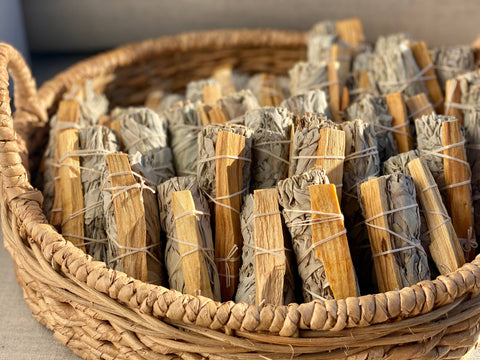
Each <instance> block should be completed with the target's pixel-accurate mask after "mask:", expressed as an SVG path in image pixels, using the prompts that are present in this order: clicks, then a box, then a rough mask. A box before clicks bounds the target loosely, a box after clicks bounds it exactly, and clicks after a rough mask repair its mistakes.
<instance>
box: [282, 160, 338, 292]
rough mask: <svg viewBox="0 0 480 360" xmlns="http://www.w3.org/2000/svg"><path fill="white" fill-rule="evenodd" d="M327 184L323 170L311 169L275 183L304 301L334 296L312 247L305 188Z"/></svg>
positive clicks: (309, 216)
mask: <svg viewBox="0 0 480 360" xmlns="http://www.w3.org/2000/svg"><path fill="white" fill-rule="evenodd" d="M328 183H329V181H328V178H327V176H326V174H325V170H324V169H320V168H314V169H312V170H309V171H307V172H305V173H303V174H301V175H295V176H292V177H289V178H287V179H285V180H281V181H280V182H279V183H278V186H277V189H278V194H279V203H280V205H281V206H282V207H283V210H282V213H283V217H284V220H285V224H286V226H287V228H288V230H289V232H290V235H291V236H292V245H293V251H294V253H295V257H296V259H297V266H298V272H299V274H300V277H301V279H302V292H303V297H304V300H305V302H309V301H312V300H314V299H333V293H332V289H331V288H330V285H329V283H328V280H327V277H326V274H325V269H324V266H323V262H322V261H321V260H320V259H319V258H318V257H317V256H316V254H315V250H314V248H313V246H312V245H313V241H312V237H313V233H312V226H311V224H310V223H311V217H312V215H311V209H312V207H311V201H310V193H309V190H308V187H309V186H311V185H318V184H328Z"/></svg>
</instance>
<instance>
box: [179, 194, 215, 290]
mask: <svg viewBox="0 0 480 360" xmlns="http://www.w3.org/2000/svg"><path fill="white" fill-rule="evenodd" d="M172 208H173V214H174V216H175V227H176V229H177V238H178V240H179V242H178V250H179V252H180V259H181V264H182V272H183V278H184V281H185V292H186V293H187V294H190V295H194V296H197V295H202V296H206V297H209V298H210V299H213V292H212V287H211V286H210V276H209V274H208V269H207V264H206V262H205V255H204V253H203V251H202V250H201V249H202V247H203V242H202V235H201V234H200V230H199V228H198V221H197V215H196V214H195V210H196V209H195V203H194V201H193V197H192V194H191V192H190V190H185V191H174V192H172Z"/></svg>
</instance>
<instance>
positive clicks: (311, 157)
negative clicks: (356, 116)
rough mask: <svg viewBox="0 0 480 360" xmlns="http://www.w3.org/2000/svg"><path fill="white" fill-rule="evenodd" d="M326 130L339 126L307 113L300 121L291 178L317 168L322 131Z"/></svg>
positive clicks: (295, 135)
mask: <svg viewBox="0 0 480 360" xmlns="http://www.w3.org/2000/svg"><path fill="white" fill-rule="evenodd" d="M325 128H331V129H337V128H338V126H337V125H336V124H335V123H334V122H333V121H331V120H329V119H327V118H326V117H325V116H322V115H318V114H312V113H306V114H305V115H304V116H303V117H301V118H299V119H298V123H297V129H296V131H295V134H294V135H293V143H292V156H291V157H290V170H289V175H290V176H292V175H298V174H302V173H304V172H306V171H307V170H310V169H311V168H313V167H314V166H315V163H316V161H317V158H318V156H317V149H318V141H319V140H320V130H321V129H325Z"/></svg>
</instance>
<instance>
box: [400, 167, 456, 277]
mask: <svg viewBox="0 0 480 360" xmlns="http://www.w3.org/2000/svg"><path fill="white" fill-rule="evenodd" d="M407 167H408V170H409V172H410V175H411V176H412V178H413V180H414V181H415V189H416V190H417V197H418V199H419V200H420V204H421V205H422V208H423V211H424V214H425V219H426V220H427V226H428V229H429V230H430V231H431V232H430V239H431V242H430V246H429V249H430V253H431V255H432V258H433V261H434V262H435V264H436V265H437V268H438V270H439V271H440V273H441V274H447V273H449V272H452V271H455V270H456V269H458V268H459V267H460V266H462V265H463V264H465V258H464V256H463V249H462V247H461V245H460V242H459V241H458V238H457V234H456V233H455V229H454V228H453V225H452V221H451V220H450V217H449V216H448V213H447V209H446V208H445V205H444V204H443V201H442V196H441V195H440V190H439V189H438V187H437V184H436V183H435V179H434V178H433V175H432V173H431V171H430V169H429V167H428V166H427V164H426V163H425V160H423V159H422V158H417V159H414V160H412V161H410V162H409V163H408V164H407ZM442 214H443V215H442Z"/></svg>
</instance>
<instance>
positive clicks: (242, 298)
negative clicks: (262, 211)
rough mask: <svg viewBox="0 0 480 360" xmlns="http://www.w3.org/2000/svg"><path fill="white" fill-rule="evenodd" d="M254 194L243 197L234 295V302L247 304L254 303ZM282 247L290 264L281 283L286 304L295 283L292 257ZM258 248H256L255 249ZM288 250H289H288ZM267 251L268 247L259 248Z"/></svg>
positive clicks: (293, 297)
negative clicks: (239, 247)
mask: <svg viewBox="0 0 480 360" xmlns="http://www.w3.org/2000/svg"><path fill="white" fill-rule="evenodd" d="M254 219H255V215H254V195H253V194H249V195H247V196H246V197H245V200H244V203H243V206H242V214H241V224H242V225H241V226H242V236H243V250H242V266H241V268H240V274H239V283H238V288H237V293H236V295H235V301H236V302H245V303H247V304H249V305H251V304H255V295H256V293H255V257H256V255H255V253H256V252H255V250H256V248H255V242H254V233H255V226H254ZM284 247H285V249H282V250H283V252H284V255H285V256H286V261H287V264H289V265H290V266H287V267H286V269H285V270H286V271H285V278H284V285H283V302H282V304H284V305H288V304H290V303H291V302H294V301H295V293H294V289H295V284H294V277H293V273H292V265H293V262H292V259H291V256H290V252H291V249H288V248H286V245H285V244H284ZM257 250H258V249H257ZM289 250H290V252H289ZM261 251H264V252H266V251H269V249H265V250H261ZM270 251H277V252H279V251H280V250H279V249H273V250H270ZM276 254H277V256H279V255H278V253H276Z"/></svg>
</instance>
